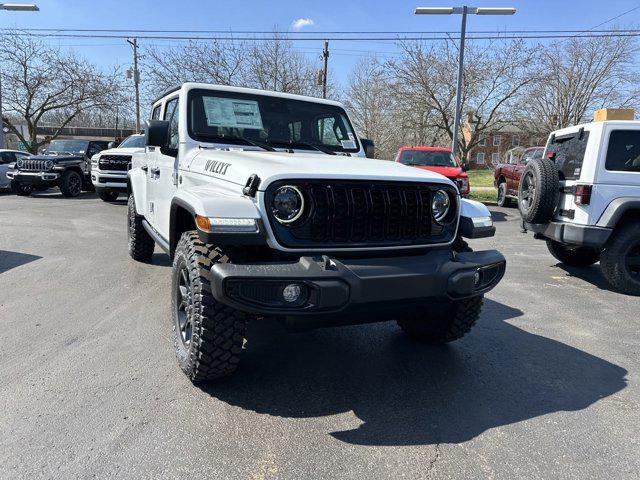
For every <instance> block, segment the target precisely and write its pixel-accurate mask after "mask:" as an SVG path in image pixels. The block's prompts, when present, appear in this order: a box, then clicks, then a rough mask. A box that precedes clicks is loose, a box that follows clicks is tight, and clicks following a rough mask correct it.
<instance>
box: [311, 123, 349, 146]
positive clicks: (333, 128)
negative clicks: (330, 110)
mask: <svg viewBox="0 0 640 480" xmlns="http://www.w3.org/2000/svg"><path fill="white" fill-rule="evenodd" d="M318 139H319V140H320V142H321V143H324V144H325V145H336V146H341V145H342V144H341V143H340V141H341V140H346V136H345V135H344V133H343V132H342V125H341V124H339V123H338V122H336V119H335V117H325V118H320V119H318Z"/></svg>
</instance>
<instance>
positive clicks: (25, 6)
mask: <svg viewBox="0 0 640 480" xmlns="http://www.w3.org/2000/svg"><path fill="white" fill-rule="evenodd" d="M0 10H10V11H14V12H16V11H18V12H19V11H23V12H25V11H26V12H37V11H38V10H40V9H39V8H38V6H37V5H35V4H33V3H0ZM4 147H5V144H4V120H3V117H2V72H0V148H4Z"/></svg>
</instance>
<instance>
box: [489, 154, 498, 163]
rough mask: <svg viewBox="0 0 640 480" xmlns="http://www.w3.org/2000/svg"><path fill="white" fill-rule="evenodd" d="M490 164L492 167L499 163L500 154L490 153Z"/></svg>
mask: <svg viewBox="0 0 640 480" xmlns="http://www.w3.org/2000/svg"><path fill="white" fill-rule="evenodd" d="M491 163H493V164H494V165H496V164H498V163H500V154H499V153H492V154H491Z"/></svg>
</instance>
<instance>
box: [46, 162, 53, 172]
mask: <svg viewBox="0 0 640 480" xmlns="http://www.w3.org/2000/svg"><path fill="white" fill-rule="evenodd" d="M44 168H46V169H47V170H51V169H52V168H53V160H47V161H46V162H44Z"/></svg>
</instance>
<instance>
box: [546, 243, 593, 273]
mask: <svg viewBox="0 0 640 480" xmlns="http://www.w3.org/2000/svg"><path fill="white" fill-rule="evenodd" d="M547 248H548V249H549V253H551V255H553V256H554V258H555V259H556V260H558V261H560V262H562V263H564V264H565V265H569V266H570V267H588V266H589V265H593V264H594V263H596V262H597V261H598V260H600V250H598V249H597V248H592V247H577V246H576V247H571V246H568V245H563V244H562V243H559V242H556V241H555V240H547Z"/></svg>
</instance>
